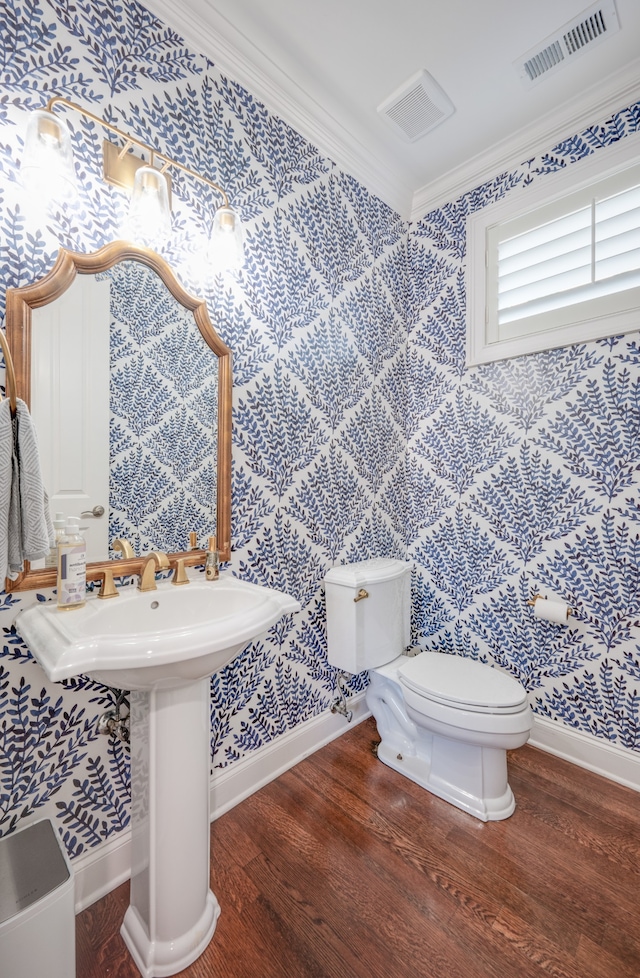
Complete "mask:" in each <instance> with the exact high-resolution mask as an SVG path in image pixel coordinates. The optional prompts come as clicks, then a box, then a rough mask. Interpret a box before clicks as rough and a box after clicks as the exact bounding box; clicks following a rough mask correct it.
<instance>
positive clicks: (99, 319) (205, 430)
mask: <svg viewBox="0 0 640 978" xmlns="http://www.w3.org/2000/svg"><path fill="white" fill-rule="evenodd" d="M6 330H7V339H8V342H9V346H10V349H11V352H12V355H13V360H14V367H15V374H16V387H17V394H18V397H21V398H22V399H23V400H24V401H25V402H26V403H27V405H29V408H30V410H31V414H32V417H33V420H34V423H35V426H36V430H37V432H38V441H39V446H40V453H41V460H42V468H43V476H44V483H45V486H46V488H47V492H48V495H49V499H50V508H51V511H52V516H55V513H56V512H59V513H62V514H64V516H80V517H81V520H82V526H83V532H84V535H85V537H86V539H87V560H88V564H87V577H88V578H89V579H92V578H97V577H98V576H100V573H101V571H103V570H104V566H105V563H107V562H108V561H109V560H110V559H112V558H113V557H115V556H116V555H115V554H114V553H113V550H112V545H113V542H114V540H115V539H116V538H124V539H126V540H128V541H129V542H130V543H131V545H132V547H133V550H134V553H135V554H136V555H141V554H144V553H148V552H149V551H150V550H163V551H165V552H166V553H168V554H169V555H170V557H172V558H174V557H175V558H177V557H184V558H185V563H187V564H192V565H193V564H197V563H201V562H202V561H203V560H204V551H203V550H202V549H200V548H201V547H204V546H205V545H206V539H207V537H208V536H210V535H215V536H216V537H217V546H218V550H219V552H220V557H221V559H222V560H228V559H229V558H230V550H231V539H230V538H231V351H230V350H229V348H228V347H227V346H226V345H225V344H224V343H223V342H222V340H221V339H220V337H219V336H218V334H217V333H216V331H215V329H214V328H213V325H212V324H211V321H210V319H209V315H208V312H207V308H206V305H205V303H204V302H203V301H202V300H201V299H197V298H194V297H193V296H191V295H189V294H188V293H187V292H186V291H185V290H184V289H183V288H182V286H181V285H180V283H179V282H178V280H177V279H176V277H175V275H174V274H173V272H172V270H171V268H170V267H169V265H168V264H167V263H166V262H165V261H164V260H163V259H162V258H160V256H159V255H157V254H155V252H152V251H150V250H149V249H141V248H136V247H134V246H133V245H130V244H128V243H125V242H114V243H112V244H109V245H107V246H105V247H104V248H101V249H100V250H99V251H97V252H95V253H93V254H88V255H83V254H79V253H75V252H71V251H66V250H64V249H61V251H60V253H59V255H58V259H57V261H56V263H55V265H54V267H53V269H52V270H51V271H50V272H49V274H48V275H46V276H45V277H44V278H42V279H40V280H39V281H37V282H33V283H32V284H30V285H27V286H24V287H22V288H19V289H8V290H7V307H6ZM190 533H195V535H196V541H197V542H196V545H195V547H192V549H187V548H188V547H189V539H190ZM47 563H48V562H47V561H42V562H41V564H42V566H38V567H36V566H29V565H28V564H27V566H26V567H25V571H24V573H23V574H22V575H21V576H20V577H19V578H18V579H17V580H15V581H7V585H6V587H7V590H14V591H15V590H25V589H32V588H40V587H50V586H53V585H55V581H56V571H55V567H53V566H47ZM138 564H139V559H137V558H132V559H119V566H118V571H119V572H120V573H122V574H130V573H133V572H134V571H136V570H137V565H138ZM111 566H113V565H111Z"/></svg>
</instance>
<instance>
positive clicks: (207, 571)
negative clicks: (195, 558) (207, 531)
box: [204, 537, 220, 581]
mask: <svg viewBox="0 0 640 978" xmlns="http://www.w3.org/2000/svg"><path fill="white" fill-rule="evenodd" d="M219 574H220V566H219V560H218V548H217V545H216V538H215V537H209V549H208V550H207V559H206V561H205V565H204V576H205V578H206V579H207V581H217V580H218V576H219Z"/></svg>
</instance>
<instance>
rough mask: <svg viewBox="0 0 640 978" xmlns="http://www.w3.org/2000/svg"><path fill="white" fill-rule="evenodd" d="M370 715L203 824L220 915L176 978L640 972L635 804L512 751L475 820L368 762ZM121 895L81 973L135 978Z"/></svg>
mask: <svg viewBox="0 0 640 978" xmlns="http://www.w3.org/2000/svg"><path fill="white" fill-rule="evenodd" d="M377 740H378V736H377V732H376V729H375V725H374V722H373V720H367V721H365V722H364V723H363V724H361V725H360V726H358V727H355V728H354V729H352V730H349V732H348V733H346V734H345V735H344V736H343V737H341V738H340V739H339V740H337V741H334V742H333V743H331V744H329V745H328V746H327V747H324V748H323V749H322V750H320V751H318V752H317V753H316V754H314V755H313V756H312V757H309V758H308V759H307V760H305V761H303V762H302V763H300V764H298V765H297V766H296V767H295V768H293V769H292V770H290V771H288V772H287V773H286V774H284V775H282V776H281V777H280V778H278V780H277V781H274V782H272V783H271V784H269V785H267V787H265V788H263V789H262V790H261V791H259V792H257V793H256V794H254V795H252V796H251V797H250V798H248V799H247V800H246V801H244V802H242V803H241V804H240V805H238V806H237V807H236V808H234V809H233V810H232V811H230V812H228V813H227V814H226V815H223V816H222V817H221V818H220V819H218V820H217V821H216V822H214V823H213V824H212V826H211V851H212V871H211V884H212V888H213V891H214V892H215V893H216V895H217V897H218V899H219V901H220V904H221V906H222V913H221V916H220V920H219V921H218V926H217V929H216V933H215V935H214V938H213V941H212V942H211V944H210V945H209V947H208V949H207V951H206V952H205V954H204V955H203V956H202V957H201V958H199V960H198V961H196V962H195V963H194V964H193V965H192V966H191V967H190V968H188V969H187V970H186V971H183V972H181V974H182V975H183V976H184V978H205V976H206V978H213V976H215V978H218V976H219V978H325V976H326V978H329V976H330V978H352V976H353V978H550V976H553V978H638V976H639V975H640V795H638V794H637V793H636V792H634V791H631V790H630V789H627V788H623V787H621V786H620V785H617V784H614V783H613V782H610V781H606V780H604V779H602V778H600V777H598V776H597V775H594V774H591V773H589V772H588V771H584V770H582V769H580V768H577V767H575V766H573V765H571V764H568V763H566V762H564V761H561V760H559V759H558V758H555V757H553V756H552V755H550V754H546V753H543V752H542V751H539V750H536V749H535V748H532V747H524V748H521V749H520V750H519V751H515V752H513V753H512V754H510V757H509V772H510V776H509V780H510V783H511V786H512V788H513V791H514V794H515V796H516V802H517V807H516V811H515V813H514V815H513V816H512V817H511V818H509V819H506V820H505V821H503V822H490V823H487V824H483V823H482V822H479V821H477V820H476V819H474V818H472V817H471V816H470V815H466V814H465V813H464V812H461V811H458V810H457V809H456V808H453V807H452V806H451V805H448V804H447V803H446V802H444V801H441V800H440V799H438V798H435V797H433V796H431V795H429V794H428V793H427V792H426V791H423V790H422V789H421V788H419V787H418V786H417V785H415V784H413V783H412V782H411V781H408V780H406V779H405V778H403V777H402V776H401V775H399V774H396V773H395V772H394V771H391V770H390V769H389V768H387V767H386V766H385V765H384V764H382V763H381V762H380V761H378V760H377V759H376V758H375V757H374V755H373V753H372V750H371V746H372V744H373V743H374V742H375V741H377ZM127 904H128V884H124V885H123V886H121V887H119V888H118V889H117V890H115V891H113V892H112V893H110V894H109V895H108V896H107V897H105V898H104V899H103V900H100V901H99V902H98V903H96V904H94V905H93V906H92V907H89V908H88V909H87V910H85V911H84V912H83V913H82V914H80V915H79V916H78V917H77V918H76V920H77V978H99V976H100V978H103V976H106V975H109V976H117V978H136V976H138V974H139V973H138V971H137V969H136V968H135V966H134V965H133V962H132V961H131V959H130V957H129V955H128V952H127V950H126V948H125V946H124V944H123V942H122V939H121V938H120V935H119V928H120V923H121V921H122V917H123V916H124V912H125V910H126V907H127Z"/></svg>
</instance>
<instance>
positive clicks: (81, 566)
mask: <svg viewBox="0 0 640 978" xmlns="http://www.w3.org/2000/svg"><path fill="white" fill-rule="evenodd" d="M86 582H87V548H86V546H85V545H84V544H78V545H77V546H71V547H65V546H61V547H60V551H59V566H58V606H59V607H61V608H78V607H80V606H81V605H83V604H84V603H85V597H86Z"/></svg>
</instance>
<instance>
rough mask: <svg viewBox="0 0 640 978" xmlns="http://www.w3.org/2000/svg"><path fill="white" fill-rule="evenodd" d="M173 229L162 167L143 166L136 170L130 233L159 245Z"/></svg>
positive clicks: (145, 243)
mask: <svg viewBox="0 0 640 978" xmlns="http://www.w3.org/2000/svg"><path fill="white" fill-rule="evenodd" d="M170 232H171V209H170V208H169V193H168V190H167V181H166V178H165V176H164V174H163V173H161V172H160V170H156V168H155V167H153V166H141V167H139V169H137V170H136V175H135V179H134V183H133V191H132V194H131V204H130V206H129V218H128V221H127V233H128V235H129V237H131V239H132V240H133V241H135V242H139V243H140V244H144V245H147V246H149V247H157V246H158V245H160V244H162V243H163V242H164V241H165V240H166V239H167V238H168V236H169V234H170Z"/></svg>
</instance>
